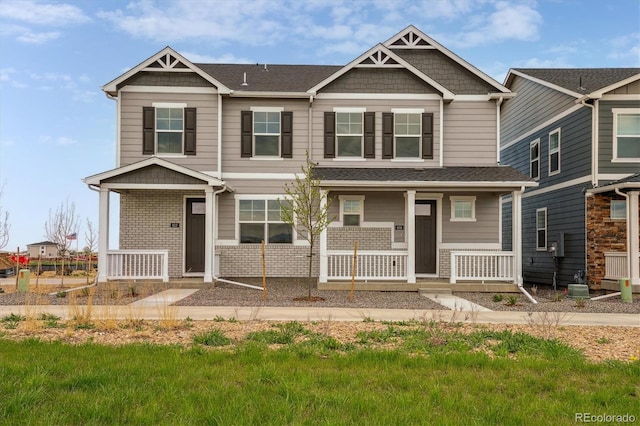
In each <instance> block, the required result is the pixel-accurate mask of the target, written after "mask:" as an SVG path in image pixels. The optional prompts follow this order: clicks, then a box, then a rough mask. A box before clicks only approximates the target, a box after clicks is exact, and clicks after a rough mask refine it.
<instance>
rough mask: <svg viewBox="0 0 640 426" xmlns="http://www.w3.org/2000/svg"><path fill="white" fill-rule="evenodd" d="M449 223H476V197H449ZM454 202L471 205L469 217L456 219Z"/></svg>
mask: <svg viewBox="0 0 640 426" xmlns="http://www.w3.org/2000/svg"><path fill="white" fill-rule="evenodd" d="M449 200H450V201H451V219H450V221H451V222H475V221H476V197H475V196H450V197H449ZM456 201H468V202H470V203H471V217H456V216H455V214H456V209H455V206H456Z"/></svg>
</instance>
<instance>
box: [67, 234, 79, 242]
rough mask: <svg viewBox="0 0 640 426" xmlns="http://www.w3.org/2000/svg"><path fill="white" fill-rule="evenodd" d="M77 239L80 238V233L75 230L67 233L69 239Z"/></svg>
mask: <svg viewBox="0 0 640 426" xmlns="http://www.w3.org/2000/svg"><path fill="white" fill-rule="evenodd" d="M77 239H78V234H77V233H75V232H74V233H73V234H69V235H67V240H77Z"/></svg>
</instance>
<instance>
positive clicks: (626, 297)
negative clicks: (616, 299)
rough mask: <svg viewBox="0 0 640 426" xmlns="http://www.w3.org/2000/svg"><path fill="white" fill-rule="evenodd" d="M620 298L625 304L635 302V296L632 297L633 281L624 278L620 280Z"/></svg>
mask: <svg viewBox="0 0 640 426" xmlns="http://www.w3.org/2000/svg"><path fill="white" fill-rule="evenodd" d="M620 298H621V299H622V301H623V302H624V303H632V302H633V296H632V295H631V280H629V278H622V279H621V280H620Z"/></svg>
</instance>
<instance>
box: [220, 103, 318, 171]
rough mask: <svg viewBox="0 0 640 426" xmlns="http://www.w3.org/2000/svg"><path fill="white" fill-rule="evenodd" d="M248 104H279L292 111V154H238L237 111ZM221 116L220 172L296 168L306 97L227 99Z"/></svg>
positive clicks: (305, 136)
mask: <svg viewBox="0 0 640 426" xmlns="http://www.w3.org/2000/svg"><path fill="white" fill-rule="evenodd" d="M251 107H282V108H284V111H292V112H293V158H284V159H283V158H280V159H274V160H260V159H252V158H242V157H240V130H241V129H240V111H248V110H249V109H250V108H251ZM222 110H223V118H222V129H223V130H222V161H223V163H222V171H223V173H228V172H233V173H287V172H289V173H292V172H298V171H299V170H300V164H301V161H303V160H304V157H305V152H306V151H307V148H308V140H309V133H308V129H309V124H308V121H309V120H308V116H309V101H308V100H297V99H281V100H280V99H228V98H225V100H224V103H223V106H222Z"/></svg>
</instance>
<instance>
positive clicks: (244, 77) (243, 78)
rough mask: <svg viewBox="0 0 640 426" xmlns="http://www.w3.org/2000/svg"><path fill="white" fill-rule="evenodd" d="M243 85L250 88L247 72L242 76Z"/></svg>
mask: <svg viewBox="0 0 640 426" xmlns="http://www.w3.org/2000/svg"><path fill="white" fill-rule="evenodd" d="M242 85H243V86H248V85H249V83H247V73H246V72H245V73H243V76H242Z"/></svg>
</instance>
